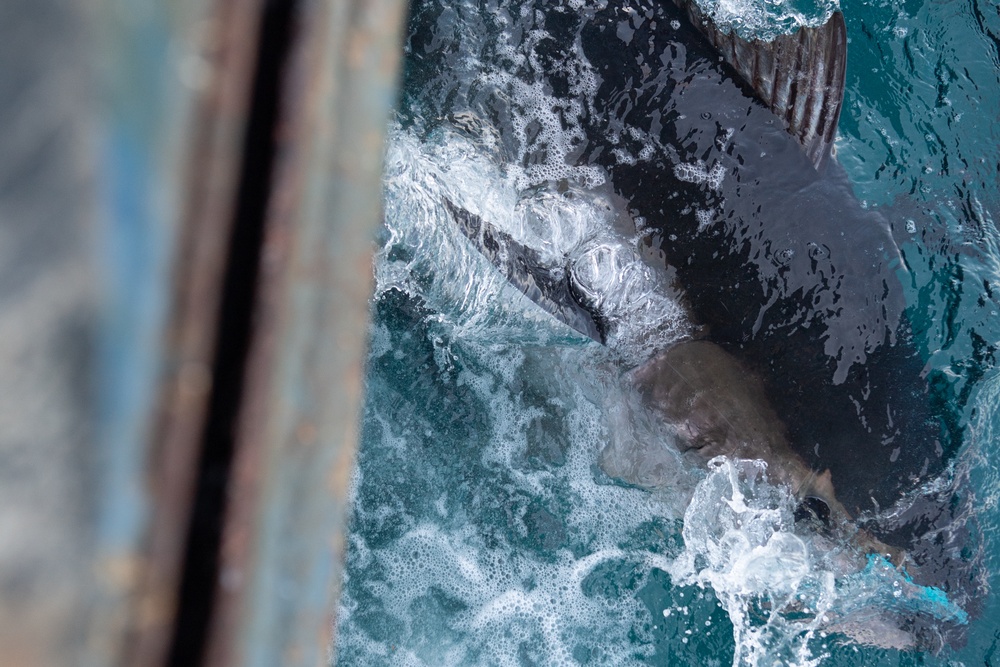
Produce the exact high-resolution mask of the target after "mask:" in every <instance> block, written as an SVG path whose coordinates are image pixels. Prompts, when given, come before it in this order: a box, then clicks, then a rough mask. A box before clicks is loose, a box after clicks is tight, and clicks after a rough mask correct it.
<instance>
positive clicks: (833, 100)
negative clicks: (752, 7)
mask: <svg viewBox="0 0 1000 667" xmlns="http://www.w3.org/2000/svg"><path fill="white" fill-rule="evenodd" d="M674 2H675V3H676V4H677V5H678V6H679V7H680V8H681V9H682V10H684V11H685V12H686V13H687V15H688V18H689V19H690V20H691V23H692V24H693V25H694V26H695V28H697V29H698V30H699V31H700V32H701V33H702V34H703V35H704V36H705V37H706V38H707V39H708V41H709V43H711V44H712V46H714V47H715V48H716V49H717V50H718V51H719V53H720V54H722V57H723V58H725V59H726V61H727V62H728V63H729V64H730V65H732V66H733V68H735V69H736V71H737V72H739V74H740V76H742V77H743V79H744V80H745V81H746V82H747V83H748V84H749V85H750V86H751V88H753V90H754V92H755V93H756V95H757V97H758V98H760V100H761V101H762V102H763V103H764V104H766V105H767V106H769V107H770V108H771V111H773V112H774V113H775V114H776V115H777V116H778V117H779V118H782V119H783V120H784V121H785V122H786V123H787V129H788V132H789V134H791V135H792V136H793V137H795V138H796V139H798V141H799V144H800V145H801V146H802V149H803V150H804V151H805V152H806V155H808V156H809V159H810V160H812V163H813V166H815V167H816V169H817V170H818V169H820V168H821V167H822V166H823V164H824V163H825V161H826V159H827V157H828V156H829V154H830V149H831V146H832V144H833V138H834V135H835V134H836V132H837V121H838V120H839V118H840V107H841V105H842V104H843V101H844V75H845V71H846V65H847V29H846V26H845V25H844V15H843V14H842V13H841V12H839V11H838V12H834V13H833V15H832V16H831V17H830V19H829V20H828V21H827V22H826V23H825V24H823V25H822V26H820V27H818V28H800V29H799V30H797V31H796V32H793V33H792V34H790V35H779V36H778V37H776V38H775V39H774V40H772V41H763V40H759V39H744V38H742V37H740V36H739V35H737V34H736V33H735V32H729V33H728V34H727V33H723V32H722V30H720V29H719V28H718V27H717V26H716V25H715V23H713V22H712V20H711V18H709V17H708V16H707V15H706V14H705V13H704V12H703V11H702V10H701V9H700V8H699V7H698V6H697V4H695V2H694V0H674Z"/></svg>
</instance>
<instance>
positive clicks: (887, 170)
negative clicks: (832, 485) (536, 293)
mask: <svg viewBox="0 0 1000 667" xmlns="http://www.w3.org/2000/svg"><path fill="white" fill-rule="evenodd" d="M597 4H601V5H604V4H606V3H586V2H582V1H580V2H573V1H569V2H565V3H562V5H560V4H559V3H544V4H538V5H537V6H534V5H532V4H531V3H528V2H500V1H491V2H483V3H481V4H479V3H473V2H464V3H455V4H453V5H451V6H449V7H441V6H438V5H437V4H436V3H433V2H427V3H420V4H419V6H418V7H419V8H418V10H417V11H416V12H415V15H414V18H413V20H412V21H411V36H410V40H409V41H408V53H407V58H408V61H407V63H408V64H407V78H406V82H407V83H406V90H405V92H404V98H403V103H402V105H401V110H400V113H399V117H398V120H397V122H396V123H395V125H394V126H393V128H392V129H391V132H390V134H391V137H390V144H389V148H388V155H387V160H386V176H385V182H386V190H385V191H386V200H385V216H386V226H385V229H384V231H383V233H382V238H381V239H380V244H381V250H380V252H379V253H378V257H377V260H376V279H377V285H376V297H375V299H374V303H373V311H372V313H373V323H372V329H371V345H370V354H369V362H368V378H367V392H368V396H367V402H366V409H365V418H364V428H363V435H362V446H361V451H360V455H359V467H358V471H357V474H356V478H355V487H354V500H353V505H354V519H353V524H352V530H351V534H350V537H349V545H348V554H347V558H348V560H347V574H346V577H345V582H344V592H343V597H342V600H341V603H340V608H339V614H338V615H339V619H340V620H339V626H338V638H337V643H336V647H335V650H336V656H337V662H338V664H344V665H380V664H385V665H560V664H588V665H619V664H635V665H688V664H691V665H694V664H698V665H702V664H705V665H713V664H714V665H729V664H734V663H737V664H760V665H767V664H797V665H873V664H887V665H897V664H899V665H911V664H914V665H915V664H929V665H949V664H964V665H983V664H985V665H990V664H994V663H995V662H996V661H1000V656H997V657H995V654H996V651H997V645H998V644H1000V595H998V591H1000V580H998V579H1000V574H998V570H1000V568H998V559H1000V531H998V528H1000V508H998V506H997V500H998V498H1000V493H998V490H1000V469H998V459H997V457H996V456H995V455H994V453H993V450H994V448H995V447H996V446H997V443H996V442H995V440H996V437H997V436H994V428H995V427H997V426H998V425H1000V423H998V419H1000V418H998V416H997V410H996V406H997V401H998V398H1000V376H998V372H997V370H996V368H995V366H996V358H995V355H996V351H995V347H996V345H997V343H998V341H1000V317H998V313H997V311H998V310H1000V308H998V305H997V296H998V290H1000V245H998V241H1000V234H998V233H997V230H996V226H995V223H994V220H995V218H996V216H997V214H998V212H1000V190H998V185H1000V129H998V128H1000V55H998V50H1000V9H998V6H997V5H996V4H987V3H984V2H946V3H945V2H924V3H919V2H910V3H900V2H885V3H861V2H853V3H849V2H844V3H842V5H841V9H842V10H843V12H844V14H845V17H846V20H847V27H848V34H849V38H850V47H849V48H850V52H849V58H848V76H847V91H846V99H845V104H844V110H843V113H842V116H841V123H840V136H839V139H838V141H837V159H838V161H839V162H840V163H841V164H842V165H843V166H844V167H845V169H846V170H847V172H848V175H849V177H850V180H851V183H852V186H853V188H854V191H855V194H856V196H857V198H858V199H859V200H860V201H861V202H862V204H863V205H864V206H866V207H869V208H871V209H879V208H882V209H884V210H886V211H891V212H892V219H893V220H894V221H895V224H896V225H897V229H895V230H894V238H895V239H896V241H897V243H898V244H899V248H900V251H901V253H902V256H903V258H904V261H905V268H906V271H901V272H900V275H901V280H902V283H903V291H904V298H905V302H906V309H907V310H906V312H907V315H908V317H909V321H910V322H912V324H913V329H914V336H913V344H914V346H915V347H916V348H917V349H918V350H919V353H920V356H921V358H922V359H924V360H926V368H925V372H926V374H927V376H928V377H931V378H933V379H934V383H935V385H934V386H935V387H936V393H937V395H938V396H941V397H943V400H945V401H947V403H948V406H947V407H948V410H945V411H944V412H945V413H947V414H950V415H952V420H953V422H954V423H953V424H952V425H951V426H952V427H953V428H954V429H956V430H957V431H958V432H960V433H961V434H962V445H961V450H960V451H959V452H958V454H957V455H956V456H955V457H954V459H953V460H952V465H953V468H952V473H950V474H946V475H945V476H943V477H942V478H940V479H933V480H927V481H926V482H927V483H926V484H925V487H924V488H923V490H922V491H920V493H924V494H926V495H928V496H930V495H932V494H933V493H934V488H933V487H934V484H935V483H938V484H944V485H947V483H950V482H951V481H952V480H957V482H956V483H957V484H958V485H960V488H961V492H960V496H961V497H962V498H963V499H964V500H965V501H966V502H967V504H968V505H969V506H970V507H972V508H974V514H975V521H976V522H975V523H973V524H971V525H973V529H972V531H971V532H972V535H973V538H972V539H970V541H969V544H968V545H967V546H968V548H969V549H970V550H972V551H975V552H977V553H978V554H979V555H980V557H981V560H980V561H979V562H978V564H977V572H976V573H975V574H976V576H981V577H982V578H983V579H985V580H987V581H988V583H989V584H990V587H991V591H992V592H988V591H982V592H981V593H980V594H979V595H978V600H979V602H980V603H981V606H982V608H981V609H978V610H974V613H973V614H972V617H971V618H966V617H965V616H964V610H962V609H957V608H956V607H955V606H954V605H953V603H952V602H951V601H950V600H949V599H948V598H947V596H944V595H943V594H942V593H941V591H939V590H937V589H934V588H924V587H921V586H919V585H916V584H913V583H912V582H910V581H909V580H908V579H907V577H906V576H905V573H897V572H896V571H895V570H893V569H892V568H891V567H889V566H888V565H886V563H885V561H879V560H875V561H869V562H868V564H867V565H866V566H861V567H854V568H853V569H852V568H851V567H845V566H842V565H840V564H838V562H837V561H836V559H830V558H826V557H825V554H827V552H829V553H837V548H836V546H834V547H830V546H829V545H824V543H823V542H822V541H821V540H816V539H814V538H812V537H810V536H808V535H802V534H801V531H796V529H795V528H794V526H793V525H792V521H791V519H790V514H791V512H792V510H793V509H794V503H793V501H792V500H791V499H790V497H789V496H788V493H787V491H786V490H783V489H781V488H780V487H774V486H772V485H770V484H768V483H767V482H766V481H765V480H764V479H763V478H762V477H761V475H760V474H759V472H758V469H757V468H755V467H754V465H755V464H753V463H751V462H723V463H716V464H715V467H713V468H711V469H709V470H706V469H705V468H704V466H703V465H695V464H692V462H691V461H690V460H688V459H684V458H683V457H681V456H680V455H678V454H677V452H676V450H675V449H674V448H672V447H670V446H668V445H665V444H664V441H665V437H664V434H663V432H662V429H660V427H659V426H658V425H657V423H655V419H652V418H650V416H649V415H648V414H646V413H645V412H644V410H643V408H642V406H641V405H640V404H639V403H638V401H637V399H636V397H635V395H634V391H633V390H632V389H631V387H630V384H629V382H628V378H627V376H626V375H625V373H624V371H623V369H627V368H629V367H630V365H634V364H635V363H638V362H639V361H641V359H642V358H644V356H646V355H648V354H649V351H650V350H653V349H662V348H664V347H666V346H669V345H670V344H671V343H672V342H674V341H676V340H679V339H682V338H683V337H685V336H686V335H688V334H690V333H691V330H692V325H691V323H690V322H689V321H688V318H687V317H686V315H685V312H684V307H683V304H682V299H681V297H679V296H678V295H677V294H676V292H674V291H673V290H672V289H671V287H670V285H669V284H667V283H666V282H665V281H663V280H662V279H661V278H658V274H657V273H656V272H654V271H651V270H649V268H648V267H647V266H645V265H644V264H642V262H637V261H635V258H634V256H633V255H632V254H630V250H629V248H630V246H629V242H628V241H629V239H628V238H627V236H622V235H621V234H616V233H613V232H609V231H608V230H613V229H615V227H616V223H617V222H618V219H617V218H618V216H619V213H618V212H616V211H617V210H618V209H620V207H621V206H620V204H618V203H616V202H615V200H614V198H613V197H612V196H611V195H610V194H609V191H608V188H607V184H606V183H605V180H606V179H605V177H604V175H603V173H602V172H601V170H600V169H599V168H597V167H594V166H593V165H589V164H588V165H582V166H581V165H580V164H578V163H577V161H576V160H575V158H577V157H578V156H579V155H580V153H581V151H582V148H581V144H582V142H583V141H584V136H583V133H582V131H581V129H580V127H579V125H578V124H576V123H575V122H574V118H575V117H577V116H579V115H580V114H582V113H583V112H584V111H585V109H586V100H587V99H588V96H592V95H593V94H594V92H595V91H596V89H597V85H596V82H597V76H598V75H597V73H595V72H594V71H593V69H592V68H590V67H589V64H588V63H587V62H586V60H585V59H567V60H565V61H563V62H561V63H558V67H560V68H562V70H563V71H564V73H565V79H566V81H568V86H569V89H568V93H569V94H566V92H567V91H553V90H552V89H550V88H547V87H546V86H545V85H543V84H540V83H538V82H537V81H532V80H531V78H530V77H524V76H519V75H518V74H517V73H519V72H520V73H523V72H524V71H531V70H532V68H533V67H539V66H541V65H539V64H538V63H537V62H534V61H533V60H532V59H533V57H535V55H536V52H535V50H534V46H533V45H537V44H538V43H540V42H542V41H544V40H545V39H547V38H548V36H549V35H550V34H551V33H550V32H549V31H548V28H547V25H548V24H547V23H546V20H547V19H549V14H547V13H546V12H553V11H555V10H553V7H559V6H562V7H564V8H565V9H566V10H567V11H572V12H577V11H580V9H581V7H588V6H589V7H594V6H595V5H597ZM725 6H726V9H727V11H730V12H731V13H732V12H735V13H736V14H737V15H740V16H744V17H754V18H753V20H754V21H763V25H764V28H763V29H764V30H766V28H767V25H768V21H785V20H787V17H788V16H789V14H790V12H789V11H787V10H788V8H789V7H793V6H792V5H789V4H785V5H780V4H769V5H763V7H764V8H765V10H766V11H764V12H760V11H758V10H759V6H758V7H757V8H753V7H743V6H740V5H739V4H738V3H726V5H725ZM817 7H818V9H817ZM817 7H812V6H811V7H810V8H805V9H803V8H801V7H793V9H795V12H791V14H792V15H795V13H796V12H798V13H800V14H804V15H807V14H809V12H810V11H812V12H815V11H823V7H819V6H817ZM543 9H544V10H545V12H543V11H542V10H543ZM769 12H770V13H769ZM552 16H555V15H554V14H552ZM769 17H770V18H769ZM552 20H554V19H552ZM748 22H749V18H748ZM442 54H444V55H442ZM442 62H443V63H446V65H447V66H446V67H442V66H441V63H442ZM552 66H553V65H552V63H546V64H545V67H549V68H551V67H552ZM581 100H582V101H581ZM472 102H475V103H476V104H479V106H480V108H482V107H483V105H486V106H487V107H488V108H490V109H492V110H494V111H495V114H494V115H493V117H494V118H501V119H502V122H503V127H502V128H501V129H500V130H498V129H497V128H496V127H493V126H491V125H490V123H489V122H484V120H483V119H482V118H481V117H477V116H475V115H469V114H463V113H462V112H463V109H464V106H475V105H473V104H472ZM463 105H464V106H463ZM511 137H513V139H511ZM622 159H623V160H627V159H638V160H641V159H643V156H642V155H624V154H623V155H622ZM703 171H705V172H706V173H705V174H704V176H705V177H706V178H710V177H711V173H709V172H710V170H706V169H703ZM553 182H557V183H560V184H561V185H560V186H559V187H558V188H553V187H552V185H551V184H552V183H553ZM567 193H568V195H571V196H567ZM443 196H448V197H449V198H452V199H454V200H456V201H460V202H463V203H465V204H466V205H468V206H474V207H475V208H476V210H477V211H478V212H479V213H480V214H481V215H482V216H483V217H484V218H486V219H489V220H491V221H492V222H494V223H495V224H497V225H500V226H502V227H504V228H505V229H507V230H508V231H510V233H511V234H512V235H514V236H515V237H517V238H519V239H521V240H522V241H523V242H525V243H527V244H529V245H533V247H538V248H539V249H540V250H541V251H542V252H543V254H544V253H546V252H550V253H553V254H558V253H559V252H561V249H562V248H565V247H570V246H573V245H574V244H579V243H580V239H581V238H584V237H586V238H597V239H598V241H599V244H600V245H599V248H600V249H601V250H602V252H603V253H604V254H603V255H602V257H604V258H605V262H604V263H605V264H606V263H608V262H609V261H611V260H608V259H607V258H608V257H611V258H612V259H613V260H614V262H613V263H614V264H615V266H616V267H617V274H616V275H617V276H618V277H619V278H620V279H621V280H620V282H619V287H621V291H620V293H619V295H620V298H617V299H616V300H615V301H616V307H617V308H619V310H618V311H616V316H617V317H619V318H620V320H621V322H622V323H623V324H622V325H621V326H620V327H619V328H618V330H617V331H616V334H615V336H614V337H613V340H612V341H611V345H609V346H608V347H603V346H600V345H598V344H596V343H594V342H593V341H590V340H589V339H587V338H585V337H583V336H581V335H579V334H576V333H575V332H573V331H572V330H570V329H567V328H566V327H564V326H562V325H560V324H559V323H557V322H555V321H554V320H553V319H552V318H551V317H549V316H548V315H546V314H545V313H544V312H542V311H541V310H540V309H539V308H538V307H536V306H535V305H534V304H532V303H531V302H529V301H528V300H527V299H526V298H525V297H523V296H522V295H521V294H520V293H519V292H518V291H517V290H515V289H514V288H513V287H511V286H510V285H509V284H507V282H506V280H505V279H504V278H503V276H501V275H500V274H499V273H498V272H497V271H495V270H494V269H493V268H492V267H491V265H490V264H489V262H488V261H487V260H485V259H484V258H483V257H482V256H480V255H479V254H478V253H477V252H476V251H475V250H474V249H473V248H472V247H471V246H470V245H469V243H468V241H467V240H466V239H465V238H464V237H462V236H461V234H460V233H459V232H458V231H457V229H456V228H455V226H454V225H453V224H452V223H451V221H450V220H449V219H448V216H447V213H446V212H445V211H444V209H443V207H442V204H441V198H442V197H443ZM650 304H652V305H650ZM666 439H667V440H669V438H666ZM623 451H625V452H636V451H638V452H641V453H642V456H641V460H642V462H643V463H642V465H638V464H637V465H636V466H634V467H633V468H631V469H629V470H627V471H624V472H623V470H622V468H621V466H620V465H619V464H620V460H619V459H618V458H616V454H615V453H616V452H623ZM616 461H617V462H618V463H616ZM862 461H863V459H862ZM862 464H863V463H862ZM616 465H618V467H616ZM623 478H624V479H626V480H628V481H626V482H623V481H622V479H623ZM737 499H743V500H745V502H744V503H743V504H742V505H741V504H740V503H739V502H736V501H737ZM720 536H721V537H720ZM725 540H737V541H738V542H739V544H741V545H743V546H742V548H741V549H731V550H729V551H726V550H721V551H720V549H719V546H720V544H722V543H723V542H724V541H725ZM765 547H766V548H765ZM755 554H756V555H755ZM793 598H794V599H795V600H798V601H799V602H797V603H796V605H791V606H790V605H789V603H788V601H789V600H791V599H793ZM782 605H784V606H783V607H782ZM779 608H782V609H784V610H785V611H783V612H782V613H772V612H774V611H775V610H776V609H779ZM885 608H892V609H896V610H900V611H901V613H902V612H910V613H913V614H918V615H920V616H921V617H922V618H925V619H931V624H932V625H933V623H934V622H937V621H940V623H941V624H944V623H951V624H952V625H953V626H954V625H956V624H957V625H960V626H963V627H966V625H965V624H967V629H966V630H965V631H964V632H963V633H962V634H963V635H964V644H963V643H962V642H961V641H958V642H955V645H951V646H946V647H944V648H943V649H942V650H941V652H940V653H939V654H937V655H932V654H929V653H926V652H919V651H905V650H903V651H900V650H895V649H887V648H873V647H871V646H869V645H866V644H864V643H862V642H861V641H858V636H859V634H860V632H859V631H858V629H857V628H858V626H863V625H864V623H865V622H866V620H868V621H871V622H874V620H877V619H878V614H877V612H873V611H872V610H880V609H885ZM831 619H832V620H831ZM845 628H846V629H847V631H846V634H845ZM852 633H853V635H852ZM852 636H853V637H854V638H853V639H852V638H851V637H852Z"/></svg>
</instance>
